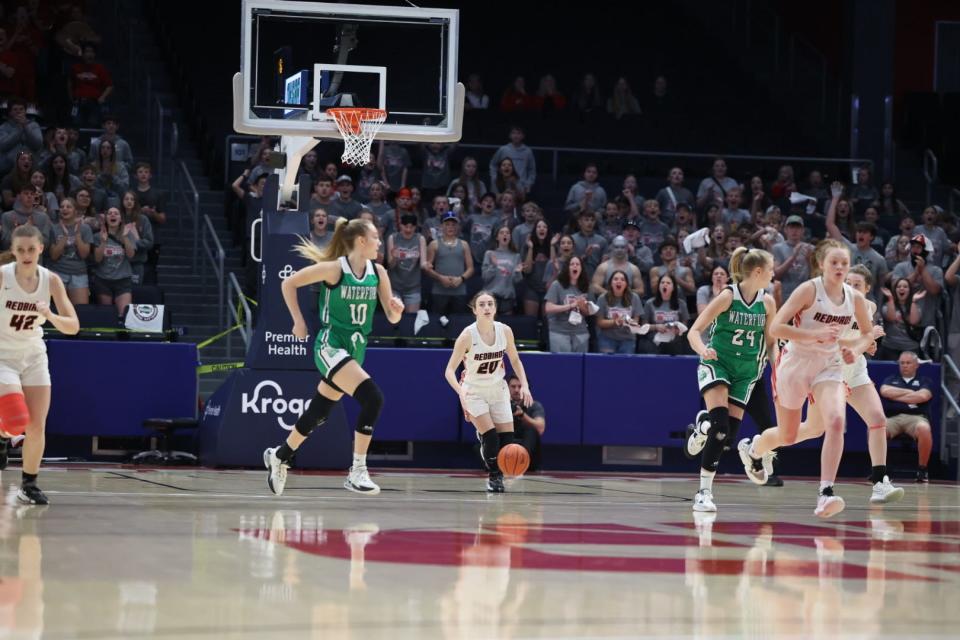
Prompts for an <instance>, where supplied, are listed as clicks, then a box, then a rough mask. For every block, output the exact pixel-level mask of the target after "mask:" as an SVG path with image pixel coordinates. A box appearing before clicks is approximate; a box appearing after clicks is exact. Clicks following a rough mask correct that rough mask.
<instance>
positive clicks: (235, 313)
mask: <svg viewBox="0 0 960 640" xmlns="http://www.w3.org/2000/svg"><path fill="white" fill-rule="evenodd" d="M226 304H227V306H226V310H225V311H226V313H227V314H228V319H229V324H230V326H231V327H232V326H239V328H240V337H241V338H243V353H244V354H246V352H247V349H248V348H249V347H250V338H251V337H252V336H253V313H251V311H250V305H249V304H248V303H247V296H245V295H244V294H243V289H242V288H241V287H240V282H238V281H237V276H235V275H234V274H232V273H230V274H227V303H226ZM232 356H233V333H232V332H231V333H230V334H228V335H227V357H228V358H230V357H232Z"/></svg>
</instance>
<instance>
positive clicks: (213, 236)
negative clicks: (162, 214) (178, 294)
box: [200, 214, 227, 329]
mask: <svg viewBox="0 0 960 640" xmlns="http://www.w3.org/2000/svg"><path fill="white" fill-rule="evenodd" d="M202 242H203V252H204V255H206V256H207V260H208V263H209V267H208V265H207V264H204V265H203V266H202V268H201V269H200V286H201V287H202V288H203V292H204V294H206V293H207V271H209V270H210V269H213V273H214V275H215V276H216V279H215V282H214V284H215V285H216V287H217V323H218V324H217V326H218V327H219V328H220V329H223V328H224V327H226V312H225V311H224V309H223V299H224V288H225V286H226V270H225V269H224V261H225V260H226V256H227V254H226V252H225V251H224V250H223V245H222V244H220V238H218V237H217V230H216V229H215V228H214V226H213V221H212V220H211V219H210V216H208V215H206V214H204V216H203V232H202Z"/></svg>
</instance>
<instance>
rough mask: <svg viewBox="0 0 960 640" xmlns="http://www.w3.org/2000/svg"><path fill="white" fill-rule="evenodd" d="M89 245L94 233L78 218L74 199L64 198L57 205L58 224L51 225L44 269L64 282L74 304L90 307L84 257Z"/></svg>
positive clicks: (88, 250) (87, 254)
mask: <svg viewBox="0 0 960 640" xmlns="http://www.w3.org/2000/svg"><path fill="white" fill-rule="evenodd" d="M92 244H93V231H91V230H90V225H88V224H86V223H85V222H83V221H82V220H80V218H78V217H77V203H75V202H74V201H73V198H64V199H63V200H62V201H61V202H60V221H59V222H58V223H57V224H55V225H54V226H53V244H51V245H50V250H49V251H50V261H49V262H48V263H47V266H48V267H49V268H50V270H51V271H53V272H55V273H56V274H57V275H58V276H60V279H61V280H63V286H64V287H66V289H67V297H68V298H70V302H72V303H73V304H90V282H89V280H88V278H87V256H89V255H90V249H91V245H92Z"/></svg>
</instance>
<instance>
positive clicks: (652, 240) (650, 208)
mask: <svg viewBox="0 0 960 640" xmlns="http://www.w3.org/2000/svg"><path fill="white" fill-rule="evenodd" d="M638 226H639V227H640V241H641V242H643V244H644V246H647V247H649V248H650V251H651V252H652V253H654V254H656V253H657V252H658V251H659V249H660V243H661V242H663V241H664V239H665V238H666V237H667V236H669V235H670V227H668V226H667V225H665V224H664V223H663V221H661V220H660V204H659V203H658V202H657V201H656V200H652V199H651V200H647V201H646V202H644V203H643V219H642V220H641V221H640V224H639V225H638Z"/></svg>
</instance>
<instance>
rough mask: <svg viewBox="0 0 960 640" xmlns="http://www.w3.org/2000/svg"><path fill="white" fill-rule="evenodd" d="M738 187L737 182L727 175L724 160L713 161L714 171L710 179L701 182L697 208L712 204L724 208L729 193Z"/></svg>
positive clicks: (698, 190)
mask: <svg viewBox="0 0 960 640" xmlns="http://www.w3.org/2000/svg"><path fill="white" fill-rule="evenodd" d="M736 186H737V181H736V180H734V179H733V178H731V177H729V176H728V175H727V163H726V161H725V160H724V159H723V158H717V159H716V160H714V161H713V169H712V172H711V174H710V176H709V177H706V178H704V179H703V180H701V181H700V187H699V188H698V189H697V207H705V206H707V204H709V203H711V202H715V203H716V204H717V205H720V206H722V205H723V202H724V200H725V199H726V197H727V191H729V190H730V189H733V188H734V187H736Z"/></svg>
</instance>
